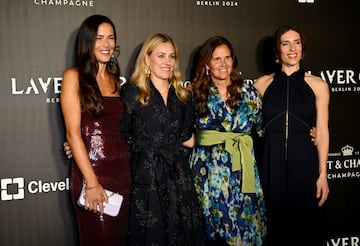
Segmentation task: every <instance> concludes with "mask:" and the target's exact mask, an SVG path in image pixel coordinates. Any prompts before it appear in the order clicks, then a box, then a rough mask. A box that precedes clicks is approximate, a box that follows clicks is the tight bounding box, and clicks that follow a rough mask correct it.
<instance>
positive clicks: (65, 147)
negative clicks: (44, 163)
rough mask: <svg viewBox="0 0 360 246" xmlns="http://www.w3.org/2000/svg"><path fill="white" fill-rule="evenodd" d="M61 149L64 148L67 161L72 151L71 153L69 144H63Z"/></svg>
mask: <svg viewBox="0 0 360 246" xmlns="http://www.w3.org/2000/svg"><path fill="white" fill-rule="evenodd" d="M63 147H64V152H65V155H66V157H67V158H68V159H70V158H72V151H71V147H70V144H69V143H68V142H64V143H63Z"/></svg>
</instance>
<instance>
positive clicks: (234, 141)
mask: <svg viewBox="0 0 360 246" xmlns="http://www.w3.org/2000/svg"><path fill="white" fill-rule="evenodd" d="M223 143H225V150H226V151H227V152H229V153H230V155H231V157H232V168H231V169H232V171H239V170H240V169H242V179H243V180H242V192H243V193H255V191H256V189H255V173H254V160H253V157H252V149H253V140H252V137H251V136H250V134H248V133H235V132H220V131H216V130H202V129H197V130H196V144H198V145H200V146H211V145H215V144H223Z"/></svg>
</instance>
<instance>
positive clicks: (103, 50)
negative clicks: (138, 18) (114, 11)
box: [94, 22, 115, 63]
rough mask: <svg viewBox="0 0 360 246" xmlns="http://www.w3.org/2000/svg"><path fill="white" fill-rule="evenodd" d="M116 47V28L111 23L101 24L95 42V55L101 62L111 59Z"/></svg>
mask: <svg viewBox="0 0 360 246" xmlns="http://www.w3.org/2000/svg"><path fill="white" fill-rule="evenodd" d="M114 49H115V34H114V29H113V27H112V26H111V25H110V24H109V23H106V22H104V23H102V24H100V25H99V28H98V31H97V35H96V40H95V44H94V56H95V58H96V60H97V61H98V62H99V63H107V62H109V61H110V58H111V55H112V54H113V53H114Z"/></svg>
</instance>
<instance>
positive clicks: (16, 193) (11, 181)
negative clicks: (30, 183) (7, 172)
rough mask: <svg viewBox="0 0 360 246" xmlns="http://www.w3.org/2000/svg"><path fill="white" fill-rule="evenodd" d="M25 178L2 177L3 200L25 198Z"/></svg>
mask: <svg viewBox="0 0 360 246" xmlns="http://www.w3.org/2000/svg"><path fill="white" fill-rule="evenodd" d="M24 183H25V182H24V178H7V179H1V200H2V201H10V200H19V199H24V197H25V195H24V194H25V192H24Z"/></svg>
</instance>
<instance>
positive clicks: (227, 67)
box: [206, 44, 233, 83]
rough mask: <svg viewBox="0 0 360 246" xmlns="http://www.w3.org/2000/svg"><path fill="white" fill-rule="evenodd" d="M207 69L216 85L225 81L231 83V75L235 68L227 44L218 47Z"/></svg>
mask: <svg viewBox="0 0 360 246" xmlns="http://www.w3.org/2000/svg"><path fill="white" fill-rule="evenodd" d="M206 68H207V69H209V70H210V75H211V78H212V80H213V82H214V83H216V82H220V81H225V82H226V83H230V75H231V71H232V68H233V59H232V56H231V51H230V49H229V47H228V46H227V45H225V44H222V45H220V46H218V47H217V48H216V49H215V50H214V53H213V54H212V56H211V59H210V61H209V63H208V64H207V65H206Z"/></svg>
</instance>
